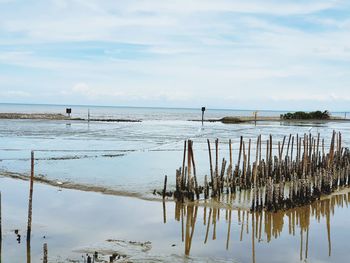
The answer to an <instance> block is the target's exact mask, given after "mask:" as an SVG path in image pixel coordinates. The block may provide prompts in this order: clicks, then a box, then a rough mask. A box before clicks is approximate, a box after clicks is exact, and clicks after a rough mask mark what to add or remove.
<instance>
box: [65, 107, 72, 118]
mask: <svg viewBox="0 0 350 263" xmlns="http://www.w3.org/2000/svg"><path fill="white" fill-rule="evenodd" d="M66 113H67V115H68V117H69V118H70V115H71V114H72V108H66Z"/></svg>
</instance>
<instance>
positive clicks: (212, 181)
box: [207, 139, 214, 186]
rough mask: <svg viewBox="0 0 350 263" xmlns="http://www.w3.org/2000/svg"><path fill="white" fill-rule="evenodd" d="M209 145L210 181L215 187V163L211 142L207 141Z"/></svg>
mask: <svg viewBox="0 0 350 263" xmlns="http://www.w3.org/2000/svg"><path fill="white" fill-rule="evenodd" d="M207 143H208V151H209V163H210V180H211V184H212V186H213V185H214V176H213V161H212V158H211V149H210V141H209V139H207Z"/></svg>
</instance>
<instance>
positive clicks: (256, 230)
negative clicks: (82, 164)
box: [163, 193, 350, 262]
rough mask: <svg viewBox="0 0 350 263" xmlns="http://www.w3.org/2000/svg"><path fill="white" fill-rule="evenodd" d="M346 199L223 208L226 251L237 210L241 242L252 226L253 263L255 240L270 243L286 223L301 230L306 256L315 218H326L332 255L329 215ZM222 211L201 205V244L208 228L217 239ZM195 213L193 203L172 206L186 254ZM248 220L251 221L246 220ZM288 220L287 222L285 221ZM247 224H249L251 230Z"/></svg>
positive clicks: (292, 231) (302, 253) (292, 230)
mask: <svg viewBox="0 0 350 263" xmlns="http://www.w3.org/2000/svg"><path fill="white" fill-rule="evenodd" d="M348 202H350V193H347V194H342V195H332V196H329V198H327V199H323V200H318V201H316V202H313V203H312V204H311V205H307V206H302V207H297V208H294V209H290V210H287V211H278V212H276V213H273V212H250V211H247V210H241V209H238V210H231V209H227V210H226V211H225V219H226V222H227V239H226V250H229V248H230V237H231V223H232V213H236V215H237V220H238V225H240V238H239V240H240V241H243V238H244V236H245V234H246V235H247V236H248V234H249V230H250V229H251V235H250V237H251V245H252V250H251V253H252V262H255V244H256V242H258V243H260V242H267V243H270V242H271V241H272V240H273V239H278V238H279V237H280V236H281V234H282V231H283V228H284V227H287V226H288V233H289V235H292V236H295V235H296V233H300V234H299V235H300V248H299V249H300V260H301V261H302V260H304V259H307V257H308V247H309V227H310V220H311V219H316V220H317V222H318V223H319V222H320V220H321V219H322V218H325V219H326V230H327V237H328V255H329V256H331V250H332V244H331V229H330V216H331V214H332V215H333V214H334V208H335V207H336V206H337V207H343V206H344V205H345V206H348ZM163 207H164V206H163ZM223 211H224V210H223V209H221V210H220V208H215V207H203V224H204V226H205V237H204V242H203V243H204V245H205V244H207V242H208V239H209V236H210V232H211V231H212V235H211V239H212V240H215V239H216V227H217V221H219V220H220V212H221V213H222V212H223ZM197 212H198V206H197V205H196V204H182V203H180V202H177V203H176V205H175V220H176V221H178V222H181V234H182V242H185V254H186V255H189V254H190V251H191V245H192V239H193V235H194V231H195V225H196V219H197ZM164 213H165V210H164ZM164 217H165V216H164ZM249 219H250V220H251V222H249ZM287 220H288V225H287V224H285V222H286V221H287ZM184 222H185V223H184ZM184 224H185V227H184ZM249 226H250V227H251V228H250V229H249Z"/></svg>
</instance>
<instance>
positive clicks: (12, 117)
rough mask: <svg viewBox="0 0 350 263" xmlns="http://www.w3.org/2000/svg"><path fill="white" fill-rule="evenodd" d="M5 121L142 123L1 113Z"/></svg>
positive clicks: (51, 114)
mask: <svg viewBox="0 0 350 263" xmlns="http://www.w3.org/2000/svg"><path fill="white" fill-rule="evenodd" d="M0 119H3V120H54V121H90V122H93V121H95V122H141V120H135V119H98V118H97V119H94V118H91V119H84V118H74V117H68V116H65V115H63V114H61V113H0Z"/></svg>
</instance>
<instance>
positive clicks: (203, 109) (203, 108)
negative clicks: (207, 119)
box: [202, 107, 205, 126]
mask: <svg viewBox="0 0 350 263" xmlns="http://www.w3.org/2000/svg"><path fill="white" fill-rule="evenodd" d="M204 112H205V107H202V126H203V123H204Z"/></svg>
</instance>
